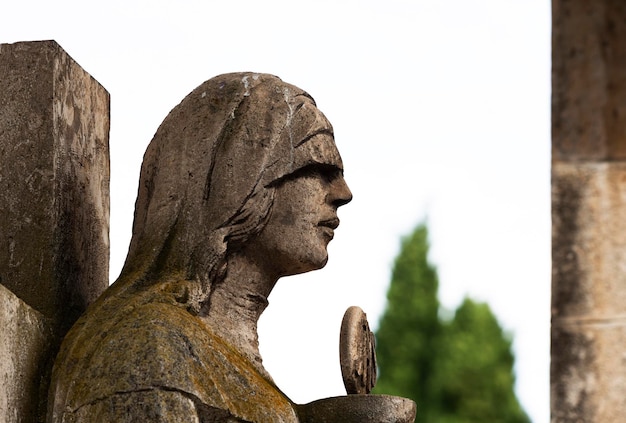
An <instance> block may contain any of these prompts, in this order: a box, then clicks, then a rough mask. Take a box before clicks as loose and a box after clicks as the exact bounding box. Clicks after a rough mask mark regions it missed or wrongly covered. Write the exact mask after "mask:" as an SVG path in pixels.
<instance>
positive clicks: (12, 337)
mask: <svg viewBox="0 0 626 423" xmlns="http://www.w3.org/2000/svg"><path fill="white" fill-rule="evenodd" d="M51 339H52V326H51V321H50V319H47V318H45V317H44V316H43V315H42V314H41V313H39V312H37V311H35V310H33V309H32V308H31V307H29V306H28V305H26V303H24V302H23V301H22V300H20V299H19V298H17V297H16V296H15V295H14V294H13V293H12V292H11V291H9V290H8V289H6V288H5V287H3V286H2V285H0V340H1V341H0V386H1V387H2V388H1V389H0V421H1V422H4V423H18V422H20V423H21V422H34V421H38V420H37V417H38V412H39V410H38V407H39V405H40V404H39V401H37V398H38V397H43V399H44V400H45V393H44V395H40V389H41V386H40V383H41V379H42V376H43V375H44V374H45V373H46V364H47V361H48V359H49V354H50V348H51V344H50V341H51Z"/></svg>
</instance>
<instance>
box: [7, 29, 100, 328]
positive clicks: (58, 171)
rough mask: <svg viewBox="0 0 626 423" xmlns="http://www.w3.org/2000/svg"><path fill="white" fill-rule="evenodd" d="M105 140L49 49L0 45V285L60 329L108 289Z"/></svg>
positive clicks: (92, 96)
mask: <svg viewBox="0 0 626 423" xmlns="http://www.w3.org/2000/svg"><path fill="white" fill-rule="evenodd" d="M108 131H109V95H108V93H107V92H106V91H105V90H104V89H103V88H102V87H101V86H100V85H99V84H98V83H97V82H96V81H95V80H94V79H93V78H92V77H91V76H89V74H87V73H86V72H85V71H84V70H82V69H81V68H80V66H78V65H77V64H76V63H75V62H74V61H73V60H72V59H71V58H70V57H69V56H68V55H67V54H66V53H65V52H64V51H63V50H62V49H61V48H60V47H59V45H58V44H56V43H55V42H54V41H42V42H26V43H16V44H2V45H0V163H1V165H0V205H1V206H0V283H2V284H3V285H4V286H6V287H7V288H9V289H10V290H11V291H13V292H14V293H15V294H16V295H17V296H18V297H19V298H21V299H22V300H24V301H25V302H26V303H27V304H28V305H30V306H31V307H33V308H34V309H36V310H38V311H39V312H41V313H42V314H43V315H44V316H46V317H49V318H52V319H54V320H55V321H56V322H57V323H58V324H59V325H60V326H61V327H63V328H68V327H69V326H70V325H71V324H72V323H73V321H74V320H75V319H76V318H77V317H78V316H79V315H80V314H81V313H82V312H83V311H84V310H85V308H86V306H87V304H89V303H91V302H93V301H94V300H95V299H96V298H97V297H98V295H100V293H102V291H103V290H104V289H106V287H107V286H108V261H109V260H108V257H109V237H108V228H109V223H108V217H109V156H108Z"/></svg>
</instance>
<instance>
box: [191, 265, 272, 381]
mask: <svg viewBox="0 0 626 423" xmlns="http://www.w3.org/2000/svg"><path fill="white" fill-rule="evenodd" d="M277 279H278V278H274V277H269V276H268V275H267V273H266V272H264V271H263V270H262V269H261V267H260V266H258V265H256V263H255V262H253V261H251V260H249V259H248V258H247V257H246V256H243V255H237V254H234V255H233V256H232V257H230V258H229V260H228V271H227V274H226V276H225V278H224V280H222V281H221V282H219V283H218V284H216V285H214V286H213V287H212V288H211V294H210V303H209V307H208V311H207V312H206V314H204V315H202V316H201V317H202V319H203V320H204V321H205V322H206V323H207V324H208V325H209V326H210V327H211V329H212V330H213V331H214V332H215V333H216V334H217V335H218V336H220V337H221V338H222V339H223V340H224V341H225V342H227V343H228V344H230V345H231V346H233V347H234V348H235V349H236V350H237V351H239V352H240V353H242V354H243V355H244V356H245V357H246V358H248V359H249V360H250V362H251V363H252V364H253V365H254V366H255V367H256V368H257V370H258V371H259V373H261V374H262V375H264V376H265V377H266V378H267V379H269V380H271V377H270V376H269V374H268V373H267V371H266V370H265V368H264V367H263V361H262V359H261V354H260V353H259V337H258V332H257V323H258V321H259V317H260V316H261V313H263V311H264V310H265V308H266V307H267V305H268V301H267V297H268V296H269V294H270V292H271V291H272V288H273V287H274V285H275V284H276V281H277Z"/></svg>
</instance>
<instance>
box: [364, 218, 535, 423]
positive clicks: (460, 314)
mask: <svg viewBox="0 0 626 423" xmlns="http://www.w3.org/2000/svg"><path fill="white" fill-rule="evenodd" d="M428 250H429V244H428V230H427V228H426V225H424V224H420V225H418V226H417V227H416V229H415V230H414V231H413V233H412V234H411V235H409V236H408V237H405V238H403V239H402V244H401V250H400V253H399V255H398V257H397V258H396V261H395V264H394V267H393V271H392V276H391V284H390V285H389V290H388V292H387V306H386V308H385V312H384V313H383V316H382V318H381V320H380V322H379V325H378V330H377V331H376V339H377V348H376V349H377V356H378V369H379V379H378V382H377V384H376V388H375V389H374V393H386V394H391V395H400V396H404V397H407V398H411V399H413V400H415V401H416V402H417V404H418V412H417V420H416V422H418V423H474V422H481V423H482V422H502V423H527V422H529V421H530V420H529V419H528V416H527V415H526V413H525V412H524V410H523V409H522V407H521V405H520V404H519V401H518V399H517V397H516V396H515V392H514V389H513V388H514V383H515V378H514V374H513V364H514V357H513V354H512V352H511V339H510V337H509V336H507V335H506V334H505V333H504V331H503V330H502V328H501V327H500V325H499V323H498V321H497V319H496V317H495V316H494V314H493V313H492V312H491V309H490V308H489V306H488V305H487V304H482V303H476V302H474V301H472V300H470V299H465V301H464V302H463V303H462V304H461V305H460V306H459V308H458V309H457V310H456V312H455V313H454V317H453V318H452V319H451V320H448V321H446V320H442V319H441V318H440V311H441V310H440V305H439V300H438V298H437V291H438V287H439V283H438V278H437V272H436V270H435V268H434V267H433V266H432V265H431V264H430V263H429V261H428Z"/></svg>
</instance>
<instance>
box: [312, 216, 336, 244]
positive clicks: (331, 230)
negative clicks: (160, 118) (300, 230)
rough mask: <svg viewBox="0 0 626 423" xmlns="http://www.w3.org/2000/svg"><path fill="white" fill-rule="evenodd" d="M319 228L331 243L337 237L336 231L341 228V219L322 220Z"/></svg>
mask: <svg viewBox="0 0 626 423" xmlns="http://www.w3.org/2000/svg"><path fill="white" fill-rule="evenodd" d="M317 226H319V227H321V228H322V229H323V232H324V235H325V237H326V238H328V241H329V242H330V241H331V240H332V239H333V237H334V236H335V229H337V227H338V226H339V218H337V217H333V218H331V219H326V220H322V221H321V222H319V223H318V224H317Z"/></svg>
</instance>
